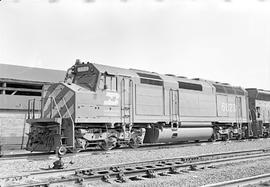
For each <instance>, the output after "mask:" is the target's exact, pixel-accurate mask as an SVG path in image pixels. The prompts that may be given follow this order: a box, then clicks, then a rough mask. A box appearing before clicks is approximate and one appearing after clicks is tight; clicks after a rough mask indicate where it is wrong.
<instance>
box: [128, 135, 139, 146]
mask: <svg viewBox="0 0 270 187" xmlns="http://www.w3.org/2000/svg"><path fill="white" fill-rule="evenodd" d="M128 145H129V147H131V148H133V149H136V148H138V147H140V140H139V138H138V137H135V138H131V139H130V141H129V143H128Z"/></svg>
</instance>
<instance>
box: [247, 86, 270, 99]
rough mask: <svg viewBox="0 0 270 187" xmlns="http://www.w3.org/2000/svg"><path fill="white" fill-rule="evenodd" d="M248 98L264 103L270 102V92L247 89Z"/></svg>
mask: <svg viewBox="0 0 270 187" xmlns="http://www.w3.org/2000/svg"><path fill="white" fill-rule="evenodd" d="M246 90H247V92H248V97H249V98H252V99H258V100H263V101H270V91H269V90H262V89H257V88H247V89H246Z"/></svg>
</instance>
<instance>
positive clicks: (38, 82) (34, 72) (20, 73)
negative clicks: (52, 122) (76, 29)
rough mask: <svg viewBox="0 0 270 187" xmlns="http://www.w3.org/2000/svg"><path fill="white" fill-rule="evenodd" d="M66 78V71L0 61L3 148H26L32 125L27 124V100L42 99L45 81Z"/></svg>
mask: <svg viewBox="0 0 270 187" xmlns="http://www.w3.org/2000/svg"><path fill="white" fill-rule="evenodd" d="M64 77H65V71H60V70H52V69H42V68H32V67H25V66H15V65H7V64H0V145H1V146H2V148H4V149H5V148H6V149H11V148H23V147H24V145H25V143H26V142H27V135H26V133H28V128H29V127H28V125H27V124H26V123H25V120H26V116H27V112H28V110H27V109H28V100H30V99H35V100H37V101H39V100H40V98H41V92H42V87H43V85H44V84H48V83H55V82H60V81H63V80H64ZM37 106H38V105H37ZM36 110H38V108H36Z"/></svg>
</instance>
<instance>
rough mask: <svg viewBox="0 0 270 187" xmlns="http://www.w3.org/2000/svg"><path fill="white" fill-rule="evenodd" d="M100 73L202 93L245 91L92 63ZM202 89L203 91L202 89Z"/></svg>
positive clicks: (210, 83) (239, 93)
mask: <svg viewBox="0 0 270 187" xmlns="http://www.w3.org/2000/svg"><path fill="white" fill-rule="evenodd" d="M92 64H93V65H94V66H95V67H96V68H97V69H98V70H99V71H100V72H101V73H105V72H107V73H108V74H112V75H123V76H127V77H136V78H142V79H153V80H156V81H163V82H164V83H169V84H174V85H176V84H178V85H179V88H183V89H190V90H197V91H203V90H205V89H207V90H209V91H211V90H212V88H215V89H216V92H218V93H225V94H235V95H245V94H246V91H245V89H243V88H242V87H237V86H231V85H229V84H228V83H219V82H214V81H209V80H204V79H199V78H196V79H188V78H186V77H180V76H175V75H171V74H166V75H163V74H158V73H155V72H149V71H144V70H137V69H124V68H117V67H112V66H108V65H101V64H95V63H92ZM203 88H204V89H203Z"/></svg>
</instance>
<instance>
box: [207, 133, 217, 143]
mask: <svg viewBox="0 0 270 187" xmlns="http://www.w3.org/2000/svg"><path fill="white" fill-rule="evenodd" d="M208 141H209V142H215V141H217V138H216V136H215V135H214V134H213V135H212V136H211V138H209V140H208Z"/></svg>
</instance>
